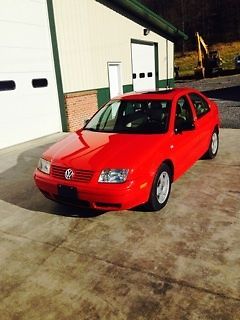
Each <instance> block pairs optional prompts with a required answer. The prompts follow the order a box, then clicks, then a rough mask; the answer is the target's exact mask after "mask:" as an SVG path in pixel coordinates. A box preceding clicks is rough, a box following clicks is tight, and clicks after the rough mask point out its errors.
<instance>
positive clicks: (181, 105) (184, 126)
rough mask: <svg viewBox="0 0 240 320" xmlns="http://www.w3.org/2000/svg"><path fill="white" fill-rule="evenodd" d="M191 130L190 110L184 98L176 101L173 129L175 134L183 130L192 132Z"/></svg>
mask: <svg viewBox="0 0 240 320" xmlns="http://www.w3.org/2000/svg"><path fill="white" fill-rule="evenodd" d="M193 128H194V124H193V113H192V109H191V106H190V104H189V102H188V100H187V98H186V97H185V96H184V97H181V98H180V99H178V101H177V105H176V115H175V126H174V129H175V132H181V131H183V130H192V129H193Z"/></svg>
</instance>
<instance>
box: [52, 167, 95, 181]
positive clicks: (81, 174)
mask: <svg viewBox="0 0 240 320" xmlns="http://www.w3.org/2000/svg"><path fill="white" fill-rule="evenodd" d="M67 169H68V168H65V167H60V166H54V165H53V166H51V174H52V176H53V177H54V178H57V179H62V180H66V179H65V171H66V170H67ZM72 170H73V172H74V175H73V177H72V179H71V181H77V182H85V183H88V182H90V181H91V180H92V177H93V174H94V172H93V171H91V170H81V169H76V170H75V169H72Z"/></svg>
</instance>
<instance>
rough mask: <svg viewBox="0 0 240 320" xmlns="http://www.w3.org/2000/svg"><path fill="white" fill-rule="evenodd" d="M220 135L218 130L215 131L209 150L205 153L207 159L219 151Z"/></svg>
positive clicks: (213, 156)
mask: <svg viewBox="0 0 240 320" xmlns="http://www.w3.org/2000/svg"><path fill="white" fill-rule="evenodd" d="M218 146H219V136H218V132H217V131H216V130H214V131H213V133H212V136H211V140H210V144H209V147H208V150H207V152H206V153H205V155H204V158H206V159H213V158H215V157H216V155H217V153H218Z"/></svg>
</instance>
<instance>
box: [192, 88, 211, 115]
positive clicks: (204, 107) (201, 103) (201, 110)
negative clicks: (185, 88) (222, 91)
mask: <svg viewBox="0 0 240 320" xmlns="http://www.w3.org/2000/svg"><path fill="white" fill-rule="evenodd" d="M189 97H190V99H191V100H192V103H193V105H194V108H195V110H196V114H197V118H201V117H203V116H204V115H205V114H206V113H208V112H209V110H210V108H209V105H208V103H207V101H206V100H205V99H204V98H202V97H201V96H200V95H198V94H197V93H190V94H189Z"/></svg>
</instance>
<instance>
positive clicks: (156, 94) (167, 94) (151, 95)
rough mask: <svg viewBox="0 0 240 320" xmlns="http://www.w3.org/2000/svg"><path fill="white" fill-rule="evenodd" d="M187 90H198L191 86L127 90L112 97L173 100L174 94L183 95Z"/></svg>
mask: <svg viewBox="0 0 240 320" xmlns="http://www.w3.org/2000/svg"><path fill="white" fill-rule="evenodd" d="M189 92H198V91H197V90H195V89H193V88H174V89H164V90H161V89H160V90H155V91H145V92H129V93H125V94H123V95H121V96H119V97H116V98H114V99H120V100H149V99H150V100H173V99H174V98H175V97H176V96H180V95H184V94H187V93H189Z"/></svg>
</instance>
